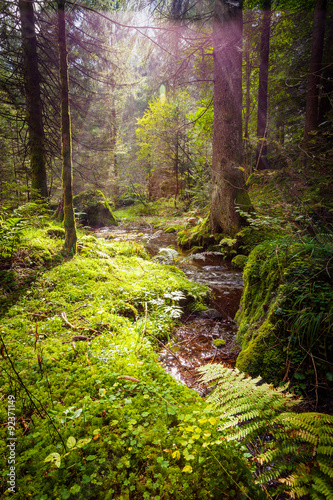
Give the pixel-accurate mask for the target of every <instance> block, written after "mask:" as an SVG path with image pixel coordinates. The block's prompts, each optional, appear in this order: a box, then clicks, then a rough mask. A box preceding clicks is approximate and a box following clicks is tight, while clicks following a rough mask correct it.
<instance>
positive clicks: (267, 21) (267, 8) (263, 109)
mask: <svg viewBox="0 0 333 500" xmlns="http://www.w3.org/2000/svg"><path fill="white" fill-rule="evenodd" d="M263 9H264V12H263V16H262V24H261V39H260V66H259V90H258V118H257V137H258V144H257V153H256V168H257V170H264V169H266V168H267V167H268V163H267V110H268V92H267V89H268V66H269V41H270V32H271V17H272V12H271V0H264V2H263Z"/></svg>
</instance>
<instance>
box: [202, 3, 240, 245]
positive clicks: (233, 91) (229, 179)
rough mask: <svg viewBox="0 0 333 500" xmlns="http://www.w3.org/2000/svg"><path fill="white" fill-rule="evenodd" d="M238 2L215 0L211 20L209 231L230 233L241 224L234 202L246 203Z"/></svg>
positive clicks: (235, 231) (236, 204)
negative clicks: (212, 102) (211, 76)
mask: <svg viewBox="0 0 333 500" xmlns="http://www.w3.org/2000/svg"><path fill="white" fill-rule="evenodd" d="M242 28H243V16H242V4H241V2H240V1H238V2H233V3H232V4H231V3H227V1H226V0H215V12H214V21H213V54H214V125H213V158H212V171H213V176H212V182H213V189H212V198H211V213H210V220H211V226H212V231H213V232H223V233H226V234H229V235H234V234H235V233H237V232H238V230H239V229H240V226H241V217H240V215H239V214H238V212H237V211H236V209H237V206H238V205H240V204H241V205H244V204H247V203H248V197H247V195H246V191H245V181H244V176H243V173H242V171H241V169H240V168H239V167H241V166H242V160H243V145H242Z"/></svg>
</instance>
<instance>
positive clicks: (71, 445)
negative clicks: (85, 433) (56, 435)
mask: <svg viewBox="0 0 333 500" xmlns="http://www.w3.org/2000/svg"><path fill="white" fill-rule="evenodd" d="M66 445H67V448H69V449H70V450H71V449H72V448H74V446H75V445H76V439H75V437H74V436H69V438H68V439H67V443H66Z"/></svg>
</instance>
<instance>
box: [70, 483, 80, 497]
mask: <svg viewBox="0 0 333 500" xmlns="http://www.w3.org/2000/svg"><path fill="white" fill-rule="evenodd" d="M80 490H81V486H80V485H78V484H74V486H72V487H71V489H70V491H71V493H73V495H76V493H79V491H80Z"/></svg>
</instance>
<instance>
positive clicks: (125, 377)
mask: <svg viewBox="0 0 333 500" xmlns="http://www.w3.org/2000/svg"><path fill="white" fill-rule="evenodd" d="M118 378H120V379H125V380H130V381H131V382H138V383H140V382H141V380H139V379H137V378H135V377H130V376H129V375H119V377H118Z"/></svg>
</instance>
